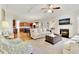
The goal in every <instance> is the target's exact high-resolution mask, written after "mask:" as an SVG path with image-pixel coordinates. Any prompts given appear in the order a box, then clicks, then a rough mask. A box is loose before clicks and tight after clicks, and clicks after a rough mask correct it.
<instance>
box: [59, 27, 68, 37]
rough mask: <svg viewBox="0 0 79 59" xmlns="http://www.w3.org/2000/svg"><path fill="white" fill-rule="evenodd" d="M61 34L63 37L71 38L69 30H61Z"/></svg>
mask: <svg viewBox="0 0 79 59" xmlns="http://www.w3.org/2000/svg"><path fill="white" fill-rule="evenodd" d="M60 34H61V36H62V37H66V38H69V29H60Z"/></svg>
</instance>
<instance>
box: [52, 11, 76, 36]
mask: <svg viewBox="0 0 79 59" xmlns="http://www.w3.org/2000/svg"><path fill="white" fill-rule="evenodd" d="M67 17H69V18H70V22H71V24H69V25H59V19H63V18H67ZM53 20H55V21H54V22H56V23H55V24H54V25H52V27H54V28H55V32H56V33H58V34H60V29H69V37H73V36H74V35H76V34H77V23H76V22H77V17H76V14H74V13H69V12H63V13H60V14H58V15H56V16H55V17H54V19H53ZM54 22H52V24H53V23H54Z"/></svg>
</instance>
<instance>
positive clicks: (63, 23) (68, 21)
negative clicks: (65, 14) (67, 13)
mask: <svg viewBox="0 0 79 59" xmlns="http://www.w3.org/2000/svg"><path fill="white" fill-rule="evenodd" d="M68 24H70V18H64V19H59V25H68Z"/></svg>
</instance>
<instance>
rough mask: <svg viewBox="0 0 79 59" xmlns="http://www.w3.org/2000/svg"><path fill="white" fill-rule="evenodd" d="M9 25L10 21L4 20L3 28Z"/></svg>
mask: <svg viewBox="0 0 79 59" xmlns="http://www.w3.org/2000/svg"><path fill="white" fill-rule="evenodd" d="M8 27H9V23H8V22H7V21H5V20H4V21H2V28H5V29H6V28H8Z"/></svg>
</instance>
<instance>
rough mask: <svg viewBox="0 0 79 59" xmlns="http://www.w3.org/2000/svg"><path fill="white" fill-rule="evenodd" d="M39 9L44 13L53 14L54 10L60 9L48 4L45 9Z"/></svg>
mask: <svg viewBox="0 0 79 59" xmlns="http://www.w3.org/2000/svg"><path fill="white" fill-rule="evenodd" d="M41 9H42V10H44V12H50V13H53V12H54V10H56V9H60V7H59V6H55V5H54V4H48V5H47V7H45V8H41Z"/></svg>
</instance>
